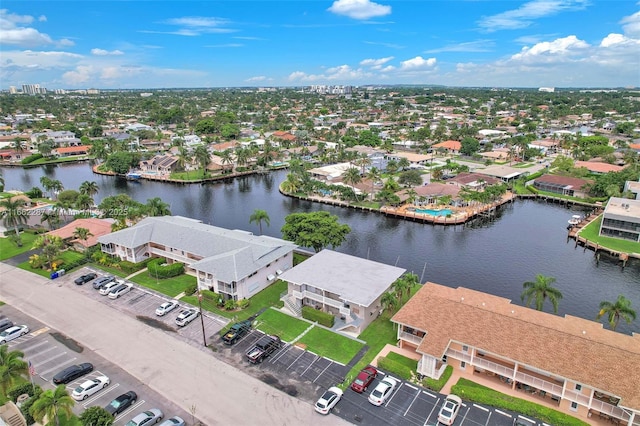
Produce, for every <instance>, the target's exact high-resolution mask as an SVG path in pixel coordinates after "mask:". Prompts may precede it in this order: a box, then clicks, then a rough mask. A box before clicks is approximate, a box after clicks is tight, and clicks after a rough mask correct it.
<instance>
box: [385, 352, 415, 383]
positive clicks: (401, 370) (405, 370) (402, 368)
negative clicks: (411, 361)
mask: <svg viewBox="0 0 640 426" xmlns="http://www.w3.org/2000/svg"><path fill="white" fill-rule="evenodd" d="M378 367H380V368H382V369H383V370H386V371H388V372H389V373H392V374H395V375H396V376H399V377H400V378H402V379H404V380H410V379H411V373H412V371H411V369H410V368H409V367H407V366H406V365H404V364H401V363H399V362H397V361H394V360H392V359H389V358H387V357H383V356H381V357H380V358H378Z"/></svg>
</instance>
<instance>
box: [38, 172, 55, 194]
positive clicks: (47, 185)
mask: <svg viewBox="0 0 640 426" xmlns="http://www.w3.org/2000/svg"><path fill="white" fill-rule="evenodd" d="M52 184H53V181H52V180H51V179H50V178H48V177H47V176H42V177H41V178H40V185H42V187H43V188H44V191H45V192H49V191H51V188H52ZM51 198H53V196H52V197H51Z"/></svg>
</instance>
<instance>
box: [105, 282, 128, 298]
mask: <svg viewBox="0 0 640 426" xmlns="http://www.w3.org/2000/svg"><path fill="white" fill-rule="evenodd" d="M120 284H124V281H122V280H114V281H111V282H108V283H106V284H105V285H104V286H102V288H101V289H100V294H101V295H103V296H106V295H108V294H109V293H111V290H113V289H114V288H116V287H117V286H119V285H120Z"/></svg>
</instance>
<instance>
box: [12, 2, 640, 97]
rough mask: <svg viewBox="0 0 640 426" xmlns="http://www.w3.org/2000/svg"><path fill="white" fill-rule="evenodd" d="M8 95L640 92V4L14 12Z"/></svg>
mask: <svg viewBox="0 0 640 426" xmlns="http://www.w3.org/2000/svg"><path fill="white" fill-rule="evenodd" d="M0 81H1V82H2V89H3V90H8V89H9V87H10V86H15V87H17V88H22V86H23V85H40V87H43V88H46V89H48V90H55V89H69V90H73V89H88V88H96V89H153V88H201V87H246V86H255V87H261V86H270V87H285V86H312V85H352V86H362V85H377V84H380V85H395V84H398V85H400V84H420V85H444V86H476V87H523V88H524V87H532V88H537V87H583V88H588V87H602V88H606V87H638V86H640V2H632V1H603V0H592V1H589V0H530V1H464V0H457V1H444V0H443V1H438V0H434V1H394V0H386V1H385V0H375V1H372V0H335V1H331V0H329V1H280V2H272V1H243V0H240V1H233V2H232V1H221V2H213V1H211V2H209V1H203V2H191V1H184V2H177V1H171V0H168V1H161V2H149V1H141V2H136V1H126V2H124V1H111V2H99V1H84V2H76V1H51V2H20V1H15V0H8V1H5V2H3V9H2V10H0Z"/></svg>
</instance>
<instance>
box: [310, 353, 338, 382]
mask: <svg viewBox="0 0 640 426" xmlns="http://www.w3.org/2000/svg"><path fill="white" fill-rule="evenodd" d="M325 359H328V358H325ZM331 364H333V361H331V360H330V359H329V365H327V366H326V367H325V368H324V370H322V371H321V372H320V374H318V377H316V378H315V379H314V380H313V383H315V382H316V380H318V379H319V378H320V376H322V375H323V374H324V372H325V371H327V368H329V367H331Z"/></svg>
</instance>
